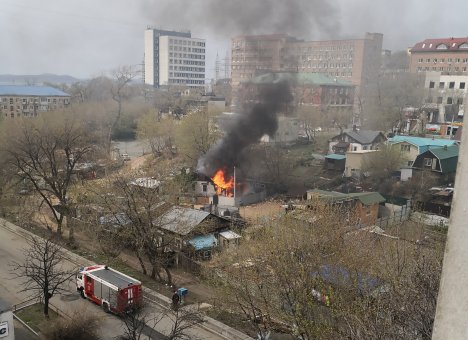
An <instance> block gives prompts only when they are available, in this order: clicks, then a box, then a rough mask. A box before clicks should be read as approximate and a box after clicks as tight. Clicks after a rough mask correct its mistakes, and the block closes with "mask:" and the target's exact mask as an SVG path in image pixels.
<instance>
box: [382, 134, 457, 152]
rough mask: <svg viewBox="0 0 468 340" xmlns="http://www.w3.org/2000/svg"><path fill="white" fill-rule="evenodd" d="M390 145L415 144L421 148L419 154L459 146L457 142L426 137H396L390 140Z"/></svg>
mask: <svg viewBox="0 0 468 340" xmlns="http://www.w3.org/2000/svg"><path fill="white" fill-rule="evenodd" d="M388 141H389V143H393V144H394V143H401V142H407V143H410V144H413V145H415V146H417V147H418V148H419V153H420V154H421V153H423V152H426V151H427V150H429V149H432V148H440V147H444V146H450V145H454V144H457V141H456V140H450V139H442V138H437V139H436V138H424V137H413V136H399V135H398V136H394V137H392V138H390V139H389V140H388Z"/></svg>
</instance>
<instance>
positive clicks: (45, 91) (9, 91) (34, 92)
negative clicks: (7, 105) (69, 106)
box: [0, 85, 70, 97]
mask: <svg viewBox="0 0 468 340" xmlns="http://www.w3.org/2000/svg"><path fill="white" fill-rule="evenodd" d="M0 96H51V97H52V96H55V97H70V95H69V94H68V93H65V92H63V91H60V90H58V89H56V88H54V87H50V86H20V85H0Z"/></svg>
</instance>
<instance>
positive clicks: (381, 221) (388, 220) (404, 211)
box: [375, 205, 411, 229]
mask: <svg viewBox="0 0 468 340" xmlns="http://www.w3.org/2000/svg"><path fill="white" fill-rule="evenodd" d="M410 213H411V208H410V207H409V206H407V205H405V206H402V207H401V209H400V210H398V211H392V212H391V213H390V215H388V216H383V217H380V218H378V219H377V221H376V222H375V225H376V226H378V227H379V228H381V229H385V228H387V227H389V226H391V225H394V224H397V223H401V222H403V221H406V220H408V219H409V216H410Z"/></svg>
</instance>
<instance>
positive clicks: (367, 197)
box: [307, 189, 385, 205]
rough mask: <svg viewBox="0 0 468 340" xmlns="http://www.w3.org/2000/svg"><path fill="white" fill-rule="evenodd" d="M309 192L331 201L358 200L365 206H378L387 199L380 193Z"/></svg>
mask: <svg viewBox="0 0 468 340" xmlns="http://www.w3.org/2000/svg"><path fill="white" fill-rule="evenodd" d="M307 192H311V193H316V194H318V195H319V197H320V198H324V199H328V200H331V201H341V200H346V199H358V200H359V201H360V202H361V203H362V204H364V205H371V204H378V203H382V202H385V198H384V197H383V196H382V195H381V194H379V193H378V192H375V191H371V192H356V193H350V194H343V193H341V192H337V191H325V190H318V189H313V190H308V191H307Z"/></svg>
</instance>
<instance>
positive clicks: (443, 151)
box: [429, 145, 459, 159]
mask: <svg viewBox="0 0 468 340" xmlns="http://www.w3.org/2000/svg"><path fill="white" fill-rule="evenodd" d="M429 151H430V152H432V153H433V154H434V156H436V157H437V158H438V159H447V158H452V157H458V151H459V148H458V145H450V146H447V147H446V148H444V147H442V148H433V149H430V150H429Z"/></svg>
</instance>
